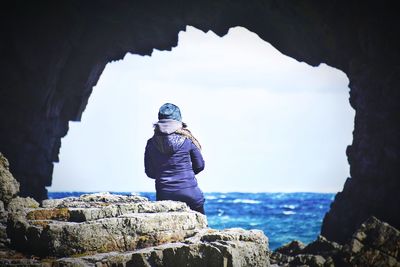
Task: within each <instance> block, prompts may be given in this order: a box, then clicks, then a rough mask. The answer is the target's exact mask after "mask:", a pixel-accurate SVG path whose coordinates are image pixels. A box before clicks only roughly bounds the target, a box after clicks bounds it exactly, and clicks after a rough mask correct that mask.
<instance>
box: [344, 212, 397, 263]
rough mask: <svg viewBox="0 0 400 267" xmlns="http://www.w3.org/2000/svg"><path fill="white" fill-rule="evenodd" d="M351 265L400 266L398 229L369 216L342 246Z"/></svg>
mask: <svg viewBox="0 0 400 267" xmlns="http://www.w3.org/2000/svg"><path fill="white" fill-rule="evenodd" d="M344 251H345V252H346V253H347V254H348V257H347V260H348V261H349V262H350V264H351V265H352V266H388V267H390V266H397V267H398V266H400V231H399V230H397V229H396V228H394V227H392V226H390V225H389V224H387V223H385V222H382V221H380V220H378V219H377V218H376V217H371V218H369V219H368V220H367V221H365V222H364V223H363V224H362V225H361V226H360V228H359V229H358V230H357V231H356V232H355V233H354V235H353V237H352V239H351V240H350V242H349V243H348V244H346V245H345V246H344Z"/></svg>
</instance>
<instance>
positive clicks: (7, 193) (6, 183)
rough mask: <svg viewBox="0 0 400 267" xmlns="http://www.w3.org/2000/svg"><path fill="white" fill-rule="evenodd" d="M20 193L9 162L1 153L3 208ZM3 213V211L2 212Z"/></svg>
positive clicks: (0, 192) (1, 198) (0, 168)
mask: <svg viewBox="0 0 400 267" xmlns="http://www.w3.org/2000/svg"><path fill="white" fill-rule="evenodd" d="M18 192H19V183H18V182H17V180H15V179H14V177H13V176H12V174H11V173H10V170H9V163H8V160H7V159H6V158H5V157H4V156H3V154H1V152H0V201H1V202H2V204H1V206H3V207H4V204H6V205H7V204H8V203H9V202H10V201H11V200H12V199H13V198H14V197H16V196H17V194H18ZM0 212H1V210H0Z"/></svg>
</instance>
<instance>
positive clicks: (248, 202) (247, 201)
mask: <svg viewBox="0 0 400 267" xmlns="http://www.w3.org/2000/svg"><path fill="white" fill-rule="evenodd" d="M233 203H245V204H259V203H261V201H259V200H253V199H241V198H237V199H235V200H233Z"/></svg>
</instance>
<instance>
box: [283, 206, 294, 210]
mask: <svg viewBox="0 0 400 267" xmlns="http://www.w3.org/2000/svg"><path fill="white" fill-rule="evenodd" d="M283 207H284V208H286V209H291V210H294V209H295V208H296V206H295V205H283Z"/></svg>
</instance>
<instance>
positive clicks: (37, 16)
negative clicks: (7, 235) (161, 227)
mask: <svg viewBox="0 0 400 267" xmlns="http://www.w3.org/2000/svg"><path fill="white" fill-rule="evenodd" d="M396 6H397V3H396V2H395V1H385V2H384V3H377V2H375V1H367V2H365V3H363V4H362V5H360V4H359V3H358V2H356V1H350V2H349V1H294V2H293V1H290V2H287V1H274V0H267V1H264V0H263V1H261V0H255V1H251V3H249V2H248V1H223V0H213V1H207V0H205V1H183V2H182V1H171V2H165V1H156V2H153V1H150V2H140V3H136V2H129V1H128V2H127V1H117V2H114V1H113V2H112V3H111V2H109V1H105V0H99V1H97V4H96V5H93V4H92V3H90V2H88V1H47V0H45V1H40V2H37V1H8V2H7V3H5V4H4V5H2V16H0V25H1V28H0V31H1V32H0V33H1V36H2V38H1V41H0V42H1V43H0V57H1V60H0V70H1V71H0V80H1V81H2V85H1V87H0V151H2V152H3V153H4V154H5V155H6V156H7V157H8V159H9V160H10V163H11V170H12V172H13V174H14V175H15V177H17V179H18V181H19V182H20V184H21V196H23V197H24V196H31V197H34V198H35V199H36V200H38V201H39V200H42V199H45V198H46V197H47V192H46V189H45V187H46V186H50V185H51V179H52V178H51V177H52V172H53V162H57V161H58V153H59V149H60V146H61V138H62V137H63V136H65V135H66V134H67V132H68V122H69V121H71V120H72V121H77V120H80V118H81V115H82V112H83V111H84V109H85V107H86V104H87V101H88V98H89V96H90V94H91V92H92V88H93V86H94V85H96V83H97V81H98V79H99V77H100V75H101V73H102V71H103V69H104V67H105V66H106V64H107V63H108V62H112V61H115V60H120V59H122V58H123V57H124V55H125V54H126V53H134V54H139V55H150V54H151V53H152V51H153V49H158V50H171V49H172V47H174V46H176V45H177V38H178V32H179V31H181V30H184V29H185V27H186V25H192V26H194V27H197V28H199V29H201V30H203V31H205V32H206V31H208V30H212V31H213V32H215V33H216V34H218V35H219V36H223V35H224V34H226V33H227V31H228V30H229V28H230V27H234V26H243V27H246V28H247V29H249V30H250V31H253V32H255V33H256V34H257V35H258V36H260V37H261V38H262V39H264V40H266V41H268V42H269V43H271V44H272V45H273V46H274V47H276V48H277V49H278V50H279V51H281V52H282V53H283V54H285V55H288V56H291V57H293V58H295V59H296V60H298V61H303V62H306V63H308V64H310V65H312V66H316V65H318V64H320V63H326V64H328V65H330V66H332V67H335V68H338V69H340V70H342V71H343V72H345V73H346V75H347V76H348V78H349V87H350V104H351V106H352V107H353V108H354V109H355V112H356V113H355V126H354V132H353V137H354V139H353V142H352V144H351V146H349V147H348V149H347V151H346V154H347V157H348V161H349V163H350V174H351V178H350V179H349V180H348V182H346V185H345V186H344V188H343V191H342V192H341V193H339V194H338V195H337V196H336V198H335V201H334V203H333V205H332V207H331V211H330V212H329V213H328V214H327V215H326V217H325V219H324V223H323V228H322V232H321V234H322V235H323V236H326V237H327V238H328V239H329V240H334V241H337V242H339V243H345V242H347V241H348V240H349V239H350V238H351V235H352V233H353V232H354V231H355V230H356V229H357V228H358V227H359V226H360V224H361V223H362V222H363V221H365V220H366V219H367V218H369V217H370V216H372V215H374V216H376V217H377V218H379V219H381V220H384V221H386V222H388V223H389V224H391V225H393V226H395V227H396V228H399V227H400V213H398V212H396V211H397V210H400V204H399V203H400V194H398V192H399V190H400V180H399V179H398V174H399V173H400V143H399V139H398V136H399V135H400V124H399V123H398V122H399V119H400V115H399V114H400V105H399V104H398V103H399V102H400V93H399V90H398V88H399V83H400V81H399V79H398V77H399V76H400V69H399V68H398V62H399V61H400V53H399V52H398V51H399V49H398V47H399V46H400V38H398V36H399V31H400V28H399V27H395V25H397V24H398V11H397V10H398V9H397V8H396ZM149 18H151V19H149ZM244 53H245V51H244Z"/></svg>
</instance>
